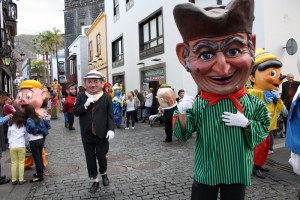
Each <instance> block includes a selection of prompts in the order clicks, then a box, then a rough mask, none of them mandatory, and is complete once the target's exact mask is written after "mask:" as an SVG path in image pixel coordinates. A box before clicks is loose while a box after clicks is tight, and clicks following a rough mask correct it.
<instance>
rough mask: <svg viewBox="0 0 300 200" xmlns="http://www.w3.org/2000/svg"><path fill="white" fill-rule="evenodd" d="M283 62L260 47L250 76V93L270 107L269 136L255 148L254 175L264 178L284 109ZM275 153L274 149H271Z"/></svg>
mask: <svg viewBox="0 0 300 200" xmlns="http://www.w3.org/2000/svg"><path fill="white" fill-rule="evenodd" d="M281 67H282V63H281V62H280V61H279V60H278V59H277V57H276V56H275V55H273V54H271V53H270V52H267V51H265V50H264V49H261V48H258V49H256V52H255V63H254V66H253V69H252V71H251V75H250V77H249V79H250V81H251V84H252V87H253V89H249V90H248V93H249V94H252V95H254V96H256V97H258V98H259V99H261V100H262V101H263V102H264V103H265V104H266V107H267V109H268V113H269V116H270V127H269V134H268V137H267V138H266V139H265V140H264V141H263V142H262V143H261V144H259V145H258V146H257V147H255V149H254V160H253V162H254V165H253V175H254V176H256V177H258V178H261V179H264V178H265V174H264V173H263V172H268V171H269V169H268V168H263V167H262V166H263V165H264V164H265V161H266V160H267V156H268V153H269V149H270V144H271V147H272V146H273V145H272V144H273V132H272V131H274V130H277V119H278V115H279V113H280V112H281V111H282V109H283V101H282V100H281V99H280V95H279V91H278V90H279V86H280V84H281V83H282V82H283V80H284V78H285V76H283V75H282V74H281ZM270 153H273V149H270Z"/></svg>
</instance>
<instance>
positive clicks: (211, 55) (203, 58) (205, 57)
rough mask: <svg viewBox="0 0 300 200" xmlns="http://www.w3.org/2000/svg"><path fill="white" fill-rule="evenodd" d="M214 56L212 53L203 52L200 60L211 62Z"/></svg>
mask: <svg viewBox="0 0 300 200" xmlns="http://www.w3.org/2000/svg"><path fill="white" fill-rule="evenodd" d="M213 56H214V55H213V54H212V53H211V52H208V51H206V52H203V53H201V54H200V56H199V58H200V59H201V60H204V61H208V60H210V59H211V58H212V57H213Z"/></svg>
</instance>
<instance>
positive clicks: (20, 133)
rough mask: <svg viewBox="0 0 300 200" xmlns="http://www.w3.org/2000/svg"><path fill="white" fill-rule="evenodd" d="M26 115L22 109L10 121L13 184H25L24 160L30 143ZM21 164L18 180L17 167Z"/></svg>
mask: <svg viewBox="0 0 300 200" xmlns="http://www.w3.org/2000/svg"><path fill="white" fill-rule="evenodd" d="M25 124H26V115H25V113H23V112H22V111H17V112H15V113H14V115H13V117H12V120H11V121H10V122H9V127H8V131H7V137H8V144H9V150H10V158H11V179H12V182H11V183H12V184H13V185H16V184H18V183H19V184H20V185H22V184H24V183H26V182H27V181H26V180H25V179H24V162H25V146H26V144H27V143H28V139H29V138H28V134H27V132H26V128H25ZM18 166H19V181H18V180H17V167H18Z"/></svg>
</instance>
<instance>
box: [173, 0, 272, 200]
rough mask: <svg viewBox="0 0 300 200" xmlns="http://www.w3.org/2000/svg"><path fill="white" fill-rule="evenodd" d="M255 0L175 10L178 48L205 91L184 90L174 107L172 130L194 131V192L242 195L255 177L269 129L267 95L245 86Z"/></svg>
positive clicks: (181, 135)
mask: <svg viewBox="0 0 300 200" xmlns="http://www.w3.org/2000/svg"><path fill="white" fill-rule="evenodd" d="M253 13H254V1H253V0H233V1H231V2H230V3H229V4H228V5H226V6H220V5H219V6H215V7H214V6H212V7H207V8H199V7H197V6H196V5H195V4H192V3H184V4H179V5H177V6H176V7H175V8H174V10H173V14H174V18H175V22H176V25H177V27H178V29H179V32H180V34H181V36H182V39H183V42H182V43H179V44H177V47H176V53H177V56H178V59H179V62H180V63H181V65H182V66H183V67H184V68H185V69H186V70H187V71H188V72H189V73H190V74H191V76H192V78H193V79H194V81H195V83H196V84H197V86H198V88H199V89H200V95H198V96H197V97H196V98H194V97H193V96H189V95H188V91H187V89H185V95H184V97H183V99H182V101H181V102H180V103H179V104H178V105H177V108H178V112H177V111H175V112H174V113H175V116H176V119H175V118H174V117H173V119H175V120H174V129H173V134H174V135H175V136H176V137H177V138H178V139H180V140H181V141H187V140H188V139H190V138H191V136H192V135H193V133H194V132H196V136H197V138H196V142H195V145H196V147H195V161H194V183H193V185H192V194H191V199H192V200H197V199H218V195H219V193H220V198H221V199H223V200H224V199H225V200H229V199H230V200H232V199H244V198H245V190H246V186H248V185H251V174H252V164H253V163H252V161H253V153H254V147H255V146H257V145H258V144H260V143H261V142H262V141H263V140H264V139H265V138H266V137H267V135H268V128H269V125H270V121H269V118H268V111H267V109H266V107H265V105H264V103H263V102H262V101H261V100H260V99H258V98H257V97H255V96H253V95H250V94H247V93H246V89H245V87H244V85H245V83H246V82H247V79H248V77H249V75H250V72H251V69H252V64H253V61H254V49H255V35H254V34H252V23H253V20H254V14H253Z"/></svg>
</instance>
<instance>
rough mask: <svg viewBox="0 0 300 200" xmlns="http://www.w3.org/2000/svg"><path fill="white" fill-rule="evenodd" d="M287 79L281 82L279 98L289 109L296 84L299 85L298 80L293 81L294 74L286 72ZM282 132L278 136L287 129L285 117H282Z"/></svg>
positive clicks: (282, 135)
mask: <svg viewBox="0 0 300 200" xmlns="http://www.w3.org/2000/svg"><path fill="white" fill-rule="evenodd" d="M286 79H287V81H285V82H284V83H282V93H281V99H282V101H283V103H284V105H285V107H286V109H287V110H288V111H289V110H290V106H291V103H292V100H293V98H294V95H295V93H296V91H297V88H298V86H299V85H300V82H299V81H294V75H293V74H288V75H287V76H286ZM283 121H284V134H281V135H280V137H284V135H285V131H286V129H287V117H284V120H283Z"/></svg>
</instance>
